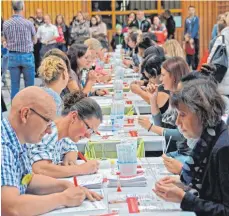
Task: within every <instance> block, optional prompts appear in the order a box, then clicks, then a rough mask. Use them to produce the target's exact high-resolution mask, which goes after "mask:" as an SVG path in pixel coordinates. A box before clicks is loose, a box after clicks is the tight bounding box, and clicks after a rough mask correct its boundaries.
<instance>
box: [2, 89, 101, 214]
mask: <svg viewBox="0 0 229 216" xmlns="http://www.w3.org/2000/svg"><path fill="white" fill-rule="evenodd" d="M55 116H56V105H55V102H54V100H53V98H52V97H51V96H50V95H49V94H48V93H46V92H45V91H44V90H43V89H41V88H39V87H35V86H33V87H27V88H25V89H23V90H21V91H20V92H19V93H18V94H17V95H16V96H15V97H14V99H13V101H12V106H11V110H10V112H9V116H8V119H3V120H2V122H1V146H2V148H1V155H2V156H1V199H2V200H1V201H2V204H1V215H7V216H10V215H41V214H44V213H46V212H49V211H52V210H54V209H56V208H60V207H73V206H79V205H80V204H81V203H82V202H83V200H84V199H85V197H87V198H89V199H90V200H92V201H94V198H95V199H98V200H100V199H101V197H100V196H99V195H98V194H95V193H94V192H89V191H88V190H87V189H86V188H82V187H75V186H74V185H73V184H72V183H71V182H69V181H61V180H56V179H54V178H50V177H48V176H44V175H37V174H34V173H33V172H32V167H31V164H30V161H29V158H28V154H27V148H26V146H25V145H24V143H37V142H40V141H41V139H42V137H43V136H44V135H45V134H46V133H51V128H50V124H51V122H52V121H53V120H54V118H55Z"/></svg>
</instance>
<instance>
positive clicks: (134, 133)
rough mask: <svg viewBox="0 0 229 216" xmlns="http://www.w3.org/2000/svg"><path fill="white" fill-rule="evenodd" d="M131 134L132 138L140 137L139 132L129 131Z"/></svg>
mask: <svg viewBox="0 0 229 216" xmlns="http://www.w3.org/2000/svg"><path fill="white" fill-rule="evenodd" d="M129 134H130V136H131V137H137V136H138V132H137V131H129Z"/></svg>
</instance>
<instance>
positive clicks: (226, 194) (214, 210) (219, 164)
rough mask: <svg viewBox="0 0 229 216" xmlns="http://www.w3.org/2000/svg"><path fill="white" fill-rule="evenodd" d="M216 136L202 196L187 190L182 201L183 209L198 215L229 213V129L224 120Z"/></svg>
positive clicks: (222, 215) (218, 215)
mask: <svg viewBox="0 0 229 216" xmlns="http://www.w3.org/2000/svg"><path fill="white" fill-rule="evenodd" d="M216 137H218V138H216V141H215V143H214V144H213V148H212V151H211V153H210V156H209V160H208V164H207V166H206V170H205V173H204V175H203V179H202V189H201V190H200V192H199V193H200V196H199V197H197V196H195V195H193V194H191V193H189V192H187V193H186V194H185V196H184V198H183V200H182V202H181V208H182V210H185V211H194V212H195V213H196V214H197V216H228V215H229V159H228V158H229V130H228V127H227V126H226V125H225V123H224V122H223V121H222V122H221V123H220V124H219V125H218V127H217V128H216Z"/></svg>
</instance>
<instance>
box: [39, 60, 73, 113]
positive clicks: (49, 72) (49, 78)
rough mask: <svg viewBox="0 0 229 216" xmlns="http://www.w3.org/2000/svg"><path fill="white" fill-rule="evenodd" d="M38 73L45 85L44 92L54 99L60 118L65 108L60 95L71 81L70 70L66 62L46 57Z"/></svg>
mask: <svg viewBox="0 0 229 216" xmlns="http://www.w3.org/2000/svg"><path fill="white" fill-rule="evenodd" d="M38 73H39V76H40V77H41V79H42V81H43V82H44V84H45V88H44V90H45V91H46V92H48V94H50V95H51V96H52V97H53V98H54V100H55V102H56V106H57V116H60V115H61V112H62V108H63V103H62V99H61V97H60V94H61V92H62V91H63V89H65V88H66V87H67V84H68V81H69V70H68V69H67V66H66V64H65V62H64V61H63V60H62V59H61V58H59V57H57V56H54V55H50V56H48V57H45V58H44V59H43V60H42V62H41V65H40V67H39V68H38Z"/></svg>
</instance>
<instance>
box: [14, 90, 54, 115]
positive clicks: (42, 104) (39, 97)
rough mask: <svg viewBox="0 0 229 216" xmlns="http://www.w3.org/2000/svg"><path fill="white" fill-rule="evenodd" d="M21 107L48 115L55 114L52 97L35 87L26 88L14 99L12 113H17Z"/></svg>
mask: <svg viewBox="0 0 229 216" xmlns="http://www.w3.org/2000/svg"><path fill="white" fill-rule="evenodd" d="M23 107H31V108H38V109H39V110H41V111H43V112H47V113H48V114H52V113H55V112H56V104H55V101H54V100H53V98H52V96H50V95H49V94H48V93H47V92H45V91H44V90H43V89H42V88H39V87H36V86H31V87H27V88H25V89H23V90H21V91H20V92H19V93H18V94H17V95H16V96H15V97H14V99H13V101H12V106H11V110H12V112H15V111H16V112H17V111H19V110H20V109H21V108H23Z"/></svg>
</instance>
